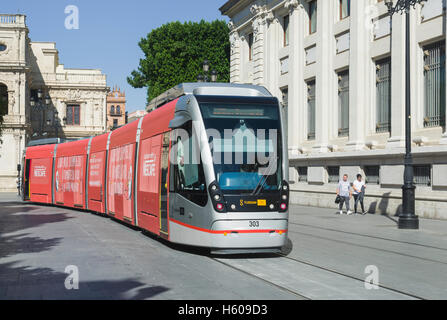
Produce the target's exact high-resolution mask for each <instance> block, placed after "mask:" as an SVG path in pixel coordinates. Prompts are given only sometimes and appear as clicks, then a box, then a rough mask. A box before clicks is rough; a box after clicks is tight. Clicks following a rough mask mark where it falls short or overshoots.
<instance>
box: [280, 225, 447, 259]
mask: <svg viewBox="0 0 447 320" xmlns="http://www.w3.org/2000/svg"><path fill="white" fill-rule="evenodd" d="M288 232H289V233H293V234H301V235H304V236H308V237H312V238H316V239H321V240H327V241H337V242H338V243H343V244H346V245H351V246H356V247H360V248H364V249H370V250H376V251H380V252H386V253H391V254H396V255H399V256H403V257H407V258H413V259H418V260H422V261H428V262H434V263H440V264H445V265H447V263H446V262H444V261H440V260H435V259H429V258H424V257H418V256H415V255H411V254H406V253H402V252H399V251H394V250H388V249H382V248H376V247H372V246H366V245H362V244H358V243H355V242H351V241H344V240H339V239H333V238H328V237H323V236H317V235H315V234H311V233H306V232H301V231H291V230H289V231H288Z"/></svg>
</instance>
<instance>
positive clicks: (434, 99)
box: [424, 42, 445, 128]
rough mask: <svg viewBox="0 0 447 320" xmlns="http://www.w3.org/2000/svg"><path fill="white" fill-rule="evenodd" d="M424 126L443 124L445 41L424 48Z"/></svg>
mask: <svg viewBox="0 0 447 320" xmlns="http://www.w3.org/2000/svg"><path fill="white" fill-rule="evenodd" d="M424 81H425V117H424V127H426V128H428V127H439V126H445V43H444V42H438V43H436V44H434V45H430V46H427V47H425V48H424Z"/></svg>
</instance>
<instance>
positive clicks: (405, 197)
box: [385, 0, 426, 230]
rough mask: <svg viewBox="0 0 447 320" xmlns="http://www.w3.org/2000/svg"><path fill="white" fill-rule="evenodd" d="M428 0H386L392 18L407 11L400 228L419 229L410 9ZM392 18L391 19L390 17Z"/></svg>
mask: <svg viewBox="0 0 447 320" xmlns="http://www.w3.org/2000/svg"><path fill="white" fill-rule="evenodd" d="M425 1H426V0H397V2H396V4H395V5H394V6H393V0H385V5H386V6H387V7H388V13H389V15H390V18H392V16H393V15H394V14H395V13H400V14H403V13H404V12H405V18H406V19H405V20H406V22H405V28H406V30H405V75H406V80H405V160H404V164H405V171H404V185H403V187H402V213H401V214H400V215H399V229H413V230H417V229H419V218H418V216H417V215H416V214H415V203H416V200H415V190H416V186H415V185H414V168H413V156H412V154H411V78H410V68H411V61H410V9H411V6H413V7H415V6H416V4H418V3H422V2H425ZM390 20H391V19H390Z"/></svg>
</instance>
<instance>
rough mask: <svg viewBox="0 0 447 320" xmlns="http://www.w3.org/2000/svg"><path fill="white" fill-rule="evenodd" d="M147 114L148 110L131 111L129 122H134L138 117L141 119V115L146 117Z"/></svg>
mask: <svg viewBox="0 0 447 320" xmlns="http://www.w3.org/2000/svg"><path fill="white" fill-rule="evenodd" d="M145 115H147V112H146V110H137V111H134V112H131V113H129V116H128V120H127V121H128V123H131V122H134V121H136V120H138V119H140V118H141V117H144V116H145Z"/></svg>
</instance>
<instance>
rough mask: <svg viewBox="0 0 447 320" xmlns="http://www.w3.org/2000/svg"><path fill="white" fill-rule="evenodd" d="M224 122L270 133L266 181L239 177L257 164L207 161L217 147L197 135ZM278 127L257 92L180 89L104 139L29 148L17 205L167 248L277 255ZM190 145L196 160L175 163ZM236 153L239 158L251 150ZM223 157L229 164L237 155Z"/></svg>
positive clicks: (283, 229) (284, 206) (279, 119)
mask: <svg viewBox="0 0 447 320" xmlns="http://www.w3.org/2000/svg"><path fill="white" fill-rule="evenodd" d="M235 106H236V107H235ZM233 122H234V123H236V127H237V128H238V129H237V130H236V132H239V131H241V130H242V129H243V128H245V127H250V128H254V129H256V128H258V129H259V128H265V129H270V128H272V127H275V128H276V129H278V131H279V133H278V134H277V135H276V136H272V137H269V138H268V139H264V140H261V141H263V142H262V144H264V145H268V148H269V151H275V155H276V156H275V159H274V161H275V166H276V167H273V166H272V168H273V170H270V169H269V172H268V174H266V173H263V174H260V173H259V172H258V171H255V170H254V169H253V170H251V171H250V170H247V168H251V167H255V168H260V167H262V165H264V166H265V165H266V164H265V163H264V164H260V163H258V160H257V158H256V157H255V158H256V163H255V165H254V166H249V165H248V164H242V165H240V166H235V165H232V166H228V165H225V164H224V165H222V164H220V163H219V164H216V163H215V162H216V161H214V160H213V159H215V155H214V154H213V152H215V150H217V149H216V147H214V150H213V148H210V146H209V145H208V143H209V142H210V139H211V140H212V138H211V137H210V136H209V135H208V133H207V132H206V130H205V129H210V128H208V125H211V123H214V125H215V124H216V123H217V124H222V123H233ZM231 126H232V128H233V125H231ZM244 126H245V127H244ZM241 127H242V129H241ZM180 129H182V130H183V132H186V133H187V135H188V136H186V137H184V134H183V136H182V133H181V132H180V131H179V130H180ZM283 130H284V129H283V115H282V112H281V108H280V106H279V103H278V101H277V99H275V98H272V97H271V95H270V93H268V91H267V90H265V89H264V88H262V87H257V86H250V85H233V84H197V83H191V84H182V85H179V86H177V87H175V88H173V89H171V90H170V91H168V92H167V93H165V94H163V95H162V96H160V97H159V98H157V99H156V100H155V109H154V111H152V112H150V113H149V114H148V115H146V116H145V117H143V118H141V119H139V120H138V121H134V122H132V123H130V124H128V125H126V126H124V127H121V128H119V129H117V130H115V131H113V132H111V133H107V134H103V135H100V136H97V137H93V138H89V139H85V140H80V141H74V142H68V143H63V144H53V145H41V146H34V147H28V148H27V149H26V151H25V157H24V163H23V166H22V167H23V173H22V174H23V180H22V181H24V183H23V193H22V194H23V196H24V201H30V202H35V203H44V204H49V205H56V206H63V207H68V208H73V209H80V210H86V211H92V212H97V213H101V214H105V215H108V216H111V217H113V218H115V219H118V220H121V221H123V222H125V223H128V224H130V225H132V226H136V227H139V228H141V229H144V230H147V231H149V232H151V233H153V234H155V235H157V236H160V237H162V238H164V239H167V240H169V241H172V242H176V243H182V244H187V245H194V246H203V247H208V248H211V249H212V250H213V251H215V252H219V253H238V252H266V251H268V252H270V251H277V250H279V249H280V248H281V247H282V246H283V245H284V244H285V240H286V235H287V229H288V206H289V187H288V184H287V181H288V169H287V168H288V160H287V145H286V142H285V141H284V139H282V136H283ZM241 132H242V131H241ZM243 132H247V131H243ZM253 132H254V131H253ZM182 139H183V140H182ZM255 139H257V137H256V138H255ZM193 140H194V141H196V142H197V141H199V142H200V141H202V142H203V141H204V142H205V143H204V144H202V145H200V150H199V152H198V153H199V155H198V156H199V157H200V161H198V163H194V162H193V161H191V163H183V162H184V158H182V160H181V163H179V162H178V161H174V160H175V159H172V157H176V158H178V157H179V155H178V152H179V151H178V150H182V151H181V152H183V148H185V149H187V148H188V147H187V142H188V141H193ZM258 140H259V139H258ZM258 140H255V141H258ZM217 141H219V143H221V144H222V146H223V145H225V144H226V142H225V139H220V140H217V139H216V138H215V139H214V144H215V145H216V143H217ZM180 146H181V148H180ZM185 146H186V147H185ZM174 148H177V151H176V152H174V153H173V152H172V151H173V149H174ZM273 149H274V150H273ZM244 150H245V151H243V152H242V153H245V154H246V156H245V158H247V154H251V153H253V152H254V151H253V150H251V151H250V147H248V149H247V147H245V149H244ZM264 151H266V150H265V149H264ZM226 153H228V152H226ZM232 153H234V154H233V155H232V156H233V158H234V156H235V154H236V153H241V151H237V150H236V151H234V150H233V151H232ZM173 155H174V156H173ZM182 157H183V154H182ZM242 158H243V159H245V158H244V157H242ZM270 162H272V161H270ZM267 165H268V166H270V163H268V164H267ZM269 168H270V167H269Z"/></svg>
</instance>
